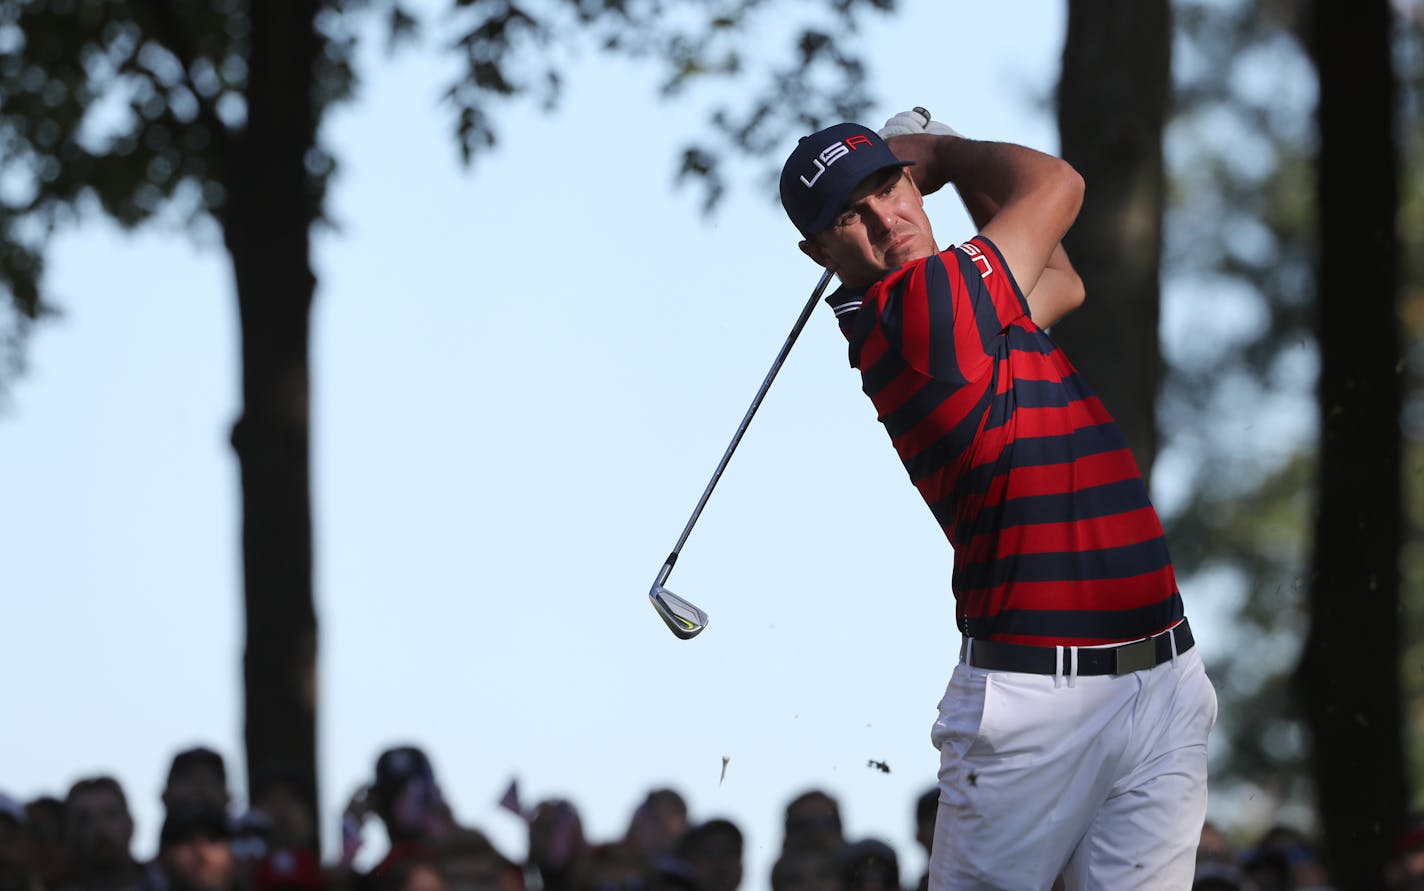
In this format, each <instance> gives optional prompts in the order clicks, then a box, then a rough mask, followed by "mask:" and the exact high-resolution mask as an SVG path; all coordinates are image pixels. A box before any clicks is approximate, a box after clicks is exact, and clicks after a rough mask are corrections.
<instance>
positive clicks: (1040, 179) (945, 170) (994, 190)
mask: <svg viewBox="0 0 1424 891" xmlns="http://www.w3.org/2000/svg"><path fill="white" fill-rule="evenodd" d="M933 159H934V162H933V163H934V175H935V177H936V178H937V179H940V180H942V181H943V182H947V183H952V184H953V185H954V186H955V188H957V189H958V190H959V191H960V194H961V195H968V196H980V197H978V198H976V199H975V200H976V203H977V204H983V203H984V202H985V201H987V202H992V203H993V204H997V205H999V206H1002V205H1004V204H1007V203H1009V202H1010V201H1013V200H1015V199H1016V198H1020V197H1023V196H1025V195H1028V194H1030V193H1033V192H1036V191H1037V192H1043V191H1060V192H1064V193H1065V197H1071V196H1072V194H1073V193H1075V192H1076V193H1077V198H1076V199H1073V200H1075V202H1076V201H1079V200H1081V194H1082V178H1081V177H1079V176H1078V173H1077V171H1075V170H1074V169H1073V168H1072V167H1071V166H1070V165H1069V164H1068V162H1066V161H1064V160H1062V159H1061V158H1055V157H1053V156H1052V155H1047V154H1044V153H1043V152H1040V151H1035V150H1034V149H1031V148H1027V147H1025V146H1022V145H1014V144H1012V143H1007V142H980V141H978V140H974V139H963V138H961V137H958V136H939V137H936V138H935V144H934V155H933ZM969 200H970V199H969V198H966V204H967V203H968V201H969ZM975 210H976V208H974V207H971V208H970V213H971V214H973V213H974V212H975ZM993 210H995V211H996V210H997V208H993ZM975 222H976V223H977V222H979V221H978V220H977V219H976V221H975Z"/></svg>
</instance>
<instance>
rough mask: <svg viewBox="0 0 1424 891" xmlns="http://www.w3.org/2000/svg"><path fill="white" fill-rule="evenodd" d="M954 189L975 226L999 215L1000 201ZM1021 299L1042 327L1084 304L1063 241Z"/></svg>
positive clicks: (1080, 287)
mask: <svg viewBox="0 0 1424 891" xmlns="http://www.w3.org/2000/svg"><path fill="white" fill-rule="evenodd" d="M955 189H956V191H958V192H959V197H960V199H961V200H963V202H964V208H965V210H967V211H969V216H970V218H971V219H973V220H974V225H975V226H976V227H978V228H980V229H982V228H983V227H984V226H985V225H986V224H988V222H989V221H990V220H992V219H993V218H994V214H996V213H998V212H999V202H997V201H995V200H994V199H993V198H990V197H989V196H988V195H987V194H985V193H984V192H981V191H978V190H975V189H970V188H966V187H963V186H956V187H955ZM1024 298H1025V299H1026V300H1027V301H1028V307H1029V314H1030V315H1031V316H1032V317H1033V320H1034V322H1036V323H1037V324H1038V325H1039V327H1041V328H1048V327H1050V326H1052V325H1053V324H1055V323H1056V322H1058V321H1059V320H1060V319H1062V318H1063V317H1064V316H1066V315H1068V314H1069V313H1070V312H1072V311H1073V310H1075V309H1077V308H1078V307H1080V306H1082V305H1083V298H1084V290H1083V280H1082V279H1081V278H1079V277H1078V271H1077V270H1076V269H1074V268H1073V264H1072V262H1071V261H1070V260H1069V259H1068V252H1067V251H1065V250H1064V249H1063V243H1062V242H1059V243H1058V244H1057V245H1055V246H1054V248H1053V253H1052V254H1050V255H1049V257H1048V263H1047V264H1046V265H1045V266H1044V268H1043V275H1041V276H1040V277H1039V279H1038V283H1037V284H1035V285H1034V286H1033V290H1032V291H1030V292H1029V293H1028V294H1025V295H1024Z"/></svg>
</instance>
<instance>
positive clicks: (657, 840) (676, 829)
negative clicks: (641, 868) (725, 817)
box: [624, 789, 687, 864]
mask: <svg viewBox="0 0 1424 891" xmlns="http://www.w3.org/2000/svg"><path fill="white" fill-rule="evenodd" d="M686 832H687V802H686V801H684V800H683V797H682V796H681V795H679V794H678V793H677V792H676V791H674V790H672V789H654V790H653V791H651V792H649V793H648V795H647V797H646V798H644V799H643V801H642V803H641V804H639V805H638V807H637V808H636V809H635V810H634V811H633V818H632V820H630V821H629V824H628V832H627V834H626V835H625V836H624V841H625V842H627V843H628V844H629V845H631V846H632V847H633V849H634V850H635V851H637V852H638V853H639V854H641V855H642V856H643V857H644V858H646V859H647V860H648V862H650V863H655V864H660V863H661V862H662V861H664V860H666V859H667V858H668V857H669V856H671V855H672V853H673V852H674V850H675V849H676V848H677V843H678V841H680V840H681V839H682V836H683V834H684V833H686Z"/></svg>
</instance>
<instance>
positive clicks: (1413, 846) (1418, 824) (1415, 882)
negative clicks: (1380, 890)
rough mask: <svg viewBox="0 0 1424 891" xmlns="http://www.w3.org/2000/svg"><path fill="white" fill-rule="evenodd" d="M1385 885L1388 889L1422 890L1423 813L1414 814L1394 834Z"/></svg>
mask: <svg viewBox="0 0 1424 891" xmlns="http://www.w3.org/2000/svg"><path fill="white" fill-rule="evenodd" d="M1385 886H1386V887H1387V888H1389V891H1424V814H1416V815H1415V816H1414V817H1413V818H1412V819H1411V820H1410V821H1409V822H1408V823H1407V824H1405V827H1404V829H1403V831H1401V832H1400V833H1399V834H1398V835H1396V836H1395V838H1394V856H1393V857H1391V858H1390V861H1389V863H1388V864H1387V865H1386V866H1385Z"/></svg>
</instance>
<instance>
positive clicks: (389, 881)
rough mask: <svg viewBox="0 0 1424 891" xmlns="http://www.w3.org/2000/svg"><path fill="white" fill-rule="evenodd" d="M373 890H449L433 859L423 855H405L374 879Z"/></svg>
mask: <svg viewBox="0 0 1424 891" xmlns="http://www.w3.org/2000/svg"><path fill="white" fill-rule="evenodd" d="M373 888H374V889H375V891H450V886H449V884H448V883H447V882H446V881H445V875H444V873H442V872H441V871H440V868H439V867H438V866H436V864H435V861H434V860H432V859H428V858H425V857H407V858H406V859H404V860H402V861H400V862H399V863H393V864H391V866H390V868H389V869H387V870H385V871H384V872H383V873H381V876H380V878H378V879H376V880H375V882H374V884H373Z"/></svg>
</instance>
